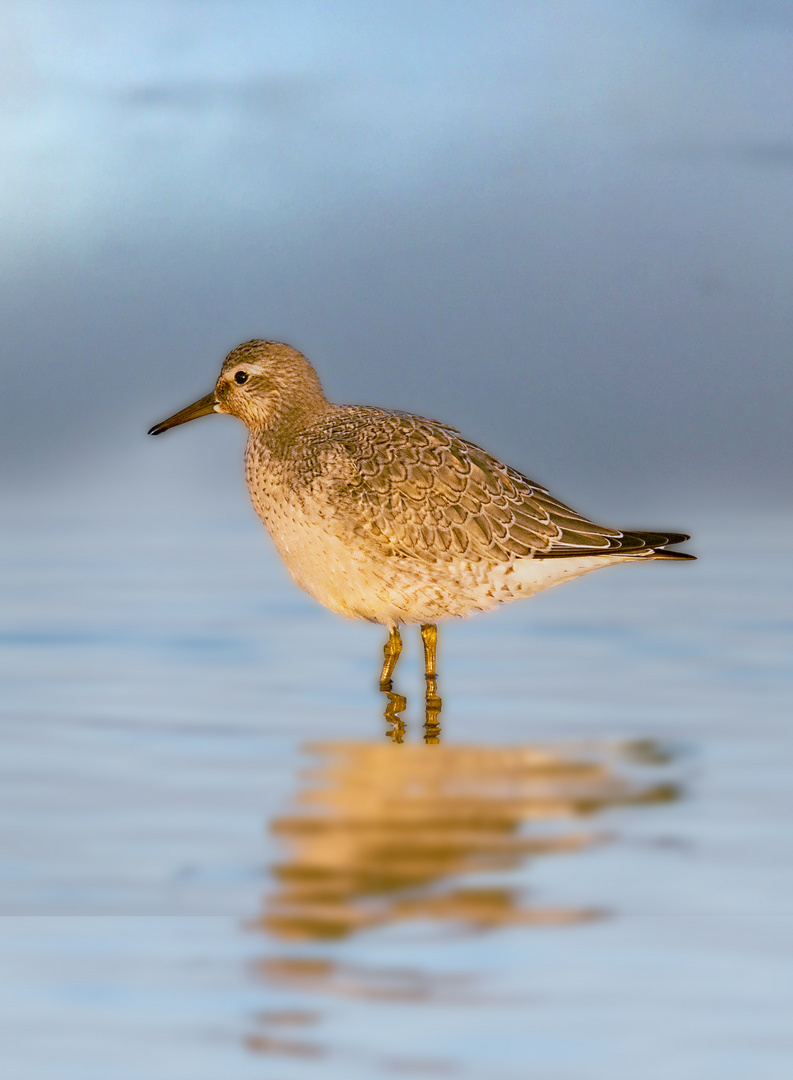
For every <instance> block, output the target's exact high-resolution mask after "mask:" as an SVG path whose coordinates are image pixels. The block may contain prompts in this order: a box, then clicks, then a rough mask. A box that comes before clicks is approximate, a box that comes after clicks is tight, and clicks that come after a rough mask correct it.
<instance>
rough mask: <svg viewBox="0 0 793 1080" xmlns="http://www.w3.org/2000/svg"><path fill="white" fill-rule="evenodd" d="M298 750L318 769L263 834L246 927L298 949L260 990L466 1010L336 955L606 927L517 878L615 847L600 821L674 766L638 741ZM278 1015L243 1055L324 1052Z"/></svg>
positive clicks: (589, 911) (642, 798)
mask: <svg viewBox="0 0 793 1080" xmlns="http://www.w3.org/2000/svg"><path fill="white" fill-rule="evenodd" d="M306 749H307V751H308V752H309V753H310V754H311V755H312V756H313V757H314V758H315V760H316V767H315V768H314V769H313V770H312V771H310V772H309V773H308V774H307V775H306V777H305V783H304V786H303V788H302V790H301V791H300V792H299V793H298V796H297V799H296V802H295V805H294V807H293V808H292V809H291V810H290V811H289V812H288V813H286V814H284V815H283V816H282V817H280V818H277V819H276V820H274V821H273V823H272V829H273V831H274V832H275V833H276V834H277V836H278V838H279V839H280V841H281V844H282V847H283V850H284V856H285V857H284V858H283V859H282V860H281V861H280V862H279V863H278V864H277V865H276V866H274V867H273V868H272V872H273V877H274V879H275V887H274V888H273V890H272V891H271V892H270V894H269V895H268V896H267V897H266V898H265V901H264V905H263V910H262V912H261V914H260V916H259V917H258V918H257V919H256V920H255V922H254V924H253V925H254V929H257V930H260V931H264V932H266V933H267V934H268V936H269V937H270V939H271V940H272V939H275V940H278V941H280V942H282V943H284V944H285V943H288V942H289V943H294V944H295V945H296V946H297V950H296V951H291V950H289V951H287V952H282V953H281V954H280V955H270V956H269V957H268V958H267V959H264V960H262V961H261V962H260V964H259V965H258V967H257V974H258V976H259V977H260V978H262V979H263V980H264V981H265V982H266V983H267V984H268V986H269V987H270V988H271V989H276V990H278V991H280V992H282V993H284V994H286V995H287V996H289V997H292V998H293V997H294V995H295V994H298V995H299V996H303V995H305V996H307V997H308V998H311V999H316V996H317V995H321V996H325V995H331V996H334V997H346V998H354V999H360V1000H368V1001H372V1000H380V1001H393V1002H395V1003H396V1002H404V1001H433V1002H436V1003H437V1002H446V1003H453V1002H461V1001H464V1000H465V1001H474V1000H475V999H476V986H475V982H476V980H470V982H468V983H467V982H466V980H465V979H464V978H461V977H460V976H459V974H457V975H455V977H454V979H452V980H446V979H444V978H443V977H439V976H438V975H437V974H432V973H430V972H429V971H425V970H417V969H416V968H415V967H405V968H394V969H391V968H388V969H384V968H371V969H370V968H368V967H362V966H361V965H360V964H352V963H348V962H346V960H345V955H344V949H343V948H340V947H339V946H340V945H341V943H342V942H343V941H344V940H345V939H348V938H350V936H352V935H354V934H356V933H357V932H359V931H362V930H366V929H371V928H374V927H377V926H387V925H391V924H395V923H398V922H403V921H407V920H419V919H421V920H432V921H435V922H436V923H443V924H446V925H447V926H449V927H456V928H457V929H458V930H460V929H465V928H468V929H469V930H475V931H480V932H481V931H484V930H493V929H496V928H499V927H501V928H506V927H517V926H527V925H547V924H557V925H564V924H571V923H580V922H582V921H585V920H591V919H596V918H599V917H603V915H604V914H605V913H604V912H602V911H598V910H596V909H595V908H594V907H593V906H592V905H589V904H587V903H586V900H585V899H583V900H582V902H581V903H579V904H573V905H563V904H558V903H553V902H542V901H541V900H539V899H534V898H533V897H532V896H531V894H527V892H526V889H525V885H523V884H522V883H519V882H518V880H517V874H516V871H520V870H522V869H524V868H525V866H526V864H527V863H529V862H530V860H532V859H537V858H540V857H545V856H549V855H568V856H570V855H575V853H577V852H580V851H583V850H585V849H588V848H590V847H591V846H592V845H594V844H596V843H602V842H606V841H608V840H610V839H612V838H611V837H610V836H608V835H604V834H603V833H601V832H598V831H597V830H596V829H595V827H594V822H593V818H594V817H595V816H596V815H598V814H599V813H600V812H602V811H606V810H608V809H611V808H613V807H617V806H627V805H634V806H638V805H652V804H657V803H665V802H669V801H671V800H674V799H676V798H678V797H679V789H678V787H677V786H676V784H675V783H674V781H673V779H671V778H670V776H669V770H670V765H671V766H674V762H672V761H671V760H670V757H669V755H668V753H667V752H666V751H665V750H664V748H663V747H661V746H660V745H658V744H656V743H653V742H650V741H647V742H642V743H608V744H606V743H601V744H583V743H579V744H573V745H567V746H556V747H542V746H537V745H519V746H492V745H491V746H487V745H468V746H453V745H451V746H449V745H435V746H425V745H422V744H420V743H404V744H402V745H400V746H394V745H393V744H392V743H388V742H382V743H381V742H326V743H320V744H317V745H313V746H309V747H307V748H306ZM477 875H479V881H477ZM510 878H511V880H510ZM312 942H313V943H315V944H319V943H323V948H322V952H321V954H319V955H316V956H312V955H311V954H310V953H309V954H307V953H306V950H305V946H306V945H310V944H311V943H312ZM332 942H336V943H337V945H336V946H331V952H330V954H329V953H328V945H329V944H330V943H332ZM293 1011H294V1010H293ZM275 1015H276V1014H275V1013H273V1014H272V1016H271V1018H270V1020H267V1019H266V1018H265V1017H264V1016H263V1017H261V1018H260V1023H259V1025H258V1026H257V1030H256V1032H255V1033H253V1034H251V1036H250V1038H249V1039H248V1043H247V1044H248V1046H249V1048H250V1049H253V1050H257V1051H259V1052H271V1053H294V1054H300V1055H308V1054H315V1053H320V1052H324V1051H322V1050H321V1048H320V1047H318V1046H314V1045H313V1043H312V1042H311V1040H310V1039H309V1040H308V1042H306V1041H305V1040H304V1039H303V1038H302V1036H301V1037H294V1036H295V1035H297V1033H296V1032H294V1033H293V1032H292V1031H291V1028H292V1027H293V1026H294V1025H293V1024H291V1023H290V1024H287V1025H286V1028H287V1029H289V1030H286V1031H285V1030H284V1025H283V1024H281V1023H276V1021H275V1020H274V1019H272V1017H274V1016H275ZM290 1015H291V1014H290ZM307 1015H309V1014H307ZM301 1023H302V1014H301ZM290 1047H291V1048H292V1049H291V1050H290V1049H289V1048H290Z"/></svg>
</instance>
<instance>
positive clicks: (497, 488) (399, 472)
mask: <svg viewBox="0 0 793 1080" xmlns="http://www.w3.org/2000/svg"><path fill="white" fill-rule="evenodd" d="M209 412H226V413H232V414H233V415H236V416H238V417H239V418H240V419H241V420H243V421H244V423H246V424H247V426H248V428H249V431H250V436H249V439H248V447H247V452H246V471H247V479H248V486H249V489H250V493H251V498H252V500H253V503H254V506H255V508H256V510H257V512H258V514H259V516H260V517H261V519H262V521H263V522H264V524H265V526H266V527H267V529H268V531H269V532H270V535H271V536H272V538H273V540H274V542H275V544H276V547H277V548H278V550H279V551H280V553H281V555H282V556H283V558H284V561H285V562H286V564H287V566H288V567H289V570H290V572H291V573H292V576H293V577H294V578H295V580H296V581H297V583H298V584H299V585H300V586H301V587H302V588H304V589H306V590H307V591H308V592H309V593H311V595H312V596H314V597H316V599H317V600H319V601H320V602H321V603H323V604H325V605H326V606H327V607H330V608H331V609H332V610H333V611H337V612H339V613H340V614H343V615H346V616H349V617H353V618H364V619H370V620H372V621H375V622H381V623H383V624H384V625H386V626H389V627H391V628H396V627H397V626H398V625H399V624H400V623H421V624H424V625H426V624H433V623H435V622H436V621H437V620H438V619H442V618H446V617H449V616H457V615H467V614H469V613H470V612H472V611H476V610H484V609H487V608H492V607H494V606H496V605H497V604H499V603H503V602H505V601H508V600H513V599H515V598H517V597H520V596H528V595H531V594H532V593H535V592H538V591H540V590H541V589H545V588H548V587H549V586H551V585H555V584H557V583H558V582H560V581H564V580H567V579H569V578H571V577H576V576H578V575H580V574H584V573H587V572H588V571H590V570H594V569H597V568H598V567H602V566H607V565H610V564H613V563H615V562H625V561H629V560H636V559H646V558H651V559H690V558H693V556H690V555H686V554H684V553H681V552H672V551H668V550H666V548H665V545H667V544H675V543H678V542H679V541H681V540H686V539H688V537H687V536H685V535H683V534H678V533H666V534H660V533H649V532H641V531H635V530H620V529H614V528H610V527H606V526H603V525H597V524H595V523H594V522H592V521H589V520H588V519H587V518H585V517H583V516H582V515H580V514H578V513H576V511H574V510H571V509H570V507H568V506H565V505H564V503H561V502H559V501H558V500H557V499H555V498H553V496H552V495H550V494H549V492H548V491H547V490H546V489H545V488H543V487H540V486H539V485H538V484H535V483H534V482H533V481H531V480H528V479H527V478H526V477H525V476H523V475H521V473H519V472H517V471H516V470H515V469H511V468H510V467H509V466H507V465H503V464H502V463H501V462H500V461H498V460H497V459H496V458H494V457H493V456H492V455H490V454H488V453H487V452H486V451H485V450H482V449H481V448H480V447H478V446H475V445H474V444H472V443H469V442H467V441H466V440H465V439H463V438H462V436H461V435H460V434H459V432H457V431H456V430H455V429H454V428H451V427H448V426H446V425H445V424H441V423H438V422H437V421H435V420H428V419H426V418H424V417H419V416H412V415H409V414H407V413H400V412H388V411H386V410H383V409H377V408H369V407H364V406H353V405H332V404H330V403H329V402H328V401H327V400H326V398H325V396H324V394H323V393H322V389H321V386H320V383H319V380H318V379H317V376H316V373H315V372H314V369H313V368H312V367H311V365H310V364H309V362H308V361H307V360H306V358H305V357H304V356H302V355H301V354H300V353H299V352H297V351H296V350H294V349H291V348H290V347H289V346H287V345H283V344H280V343H278V342H270V341H258V340H257V341H249V342H246V343H245V344H243V345H240V346H239V347H238V348H236V349H234V350H233V351H232V352H231V353H229V355H228V357H227V358H226V360H225V362H224V364H223V367H222V370H221V373H220V377H219V379H218V382H217V385H216V387H215V390H214V392H213V393H212V394H209V395H208V396H207V397H206V398H203V399H202V400H201V401H199V402H196V403H195V405H192V406H189V407H188V408H187V409H185V410H183V411H182V412H181V413H177V414H176V415H175V416H173V417H171V418H170V419H169V420H166V421H164V422H163V423H162V424H159V425H157V426H156V427H155V428H153V429H152V433H153V434H157V433H159V432H160V431H164V430H166V428H168V427H173V426H175V425H176V424H180V423H184V422H185V421H187V420H191V419H193V418H194V417H196V416H201V415H204V414H205V413H209ZM428 664H429V661H428ZM428 674H429V671H428Z"/></svg>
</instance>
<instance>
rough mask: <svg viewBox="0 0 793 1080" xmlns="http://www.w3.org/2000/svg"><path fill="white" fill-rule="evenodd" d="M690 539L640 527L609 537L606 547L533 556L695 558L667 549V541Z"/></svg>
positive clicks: (680, 542) (542, 557)
mask: <svg viewBox="0 0 793 1080" xmlns="http://www.w3.org/2000/svg"><path fill="white" fill-rule="evenodd" d="M690 539H691V538H690V537H689V536H688V535H687V534H686V533H673V532H670V533H659V532H646V531H645V530H643V529H626V530H625V531H624V532H623V533H621V534H620V535H619V536H615V537H609V538H608V547H602V548H599V549H594V550H593V549H592V548H591V547H586V548H585V547H581V548H574V547H564V548H561V547H559V548H556V549H555V550H551V551H543V552H537V554H536V555H535V556H534V557H535V559H566V558H571V557H575V556H578V555H602V556H603V557H604V558H608V557H609V556H612V557H613V556H623V557H625V556H628V557H630V556H633V557H635V558H637V559H638V558H645V559H646V558H655V559H677V560H694V559H696V555H689V554H688V552H686V551H669V550H668V549H667V545H668V544H682V543H683V541H684V540H690Z"/></svg>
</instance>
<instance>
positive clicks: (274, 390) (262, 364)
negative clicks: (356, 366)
mask: <svg viewBox="0 0 793 1080" xmlns="http://www.w3.org/2000/svg"><path fill="white" fill-rule="evenodd" d="M326 406H327V402H326V400H325V396H324V394H323V393H322V387H321V386H320V383H319V379H318V378H317V374H316V372H315V371H314V369H313V367H312V366H311V364H310V363H309V362H308V360H306V358H305V356H303V354H302V353H299V352H298V351H297V349H293V348H291V347H290V346H289V345H284V344H282V343H281V342H280V341H260V340H258V339H255V340H253V341H246V342H244V343H243V344H242V345H238V346H237V348H236V349H232V351H231V352H230V353H229V354H228V356H227V357H226V359H225V360H224V361H223V367H222V368H221V369H220V375H219V377H218V381H217V383H216V384H215V389H214V390H213V391H212V393H211V394H207V396H206V397H203V398H201V399H200V401H195V402H193V404H192V405H188V406H187V408H186V409H182V410H181V412H178V413H174V415H173V416H169V417H168V419H167V420H163V421H161V423H159V424H155V425H154V427H153V428H151V429H150V431H149V435H160V434H161V433H162V432H163V431H167V430H168V428H172V427H177V426H178V425H179V424H186V423H187V422H188V420H195V419H196V418H197V417H199V416H207V415H209V413H213V412H217V413H230V414H231V415H232V416H236V417H238V418H239V419H240V420H242V422H243V423H244V424H247V426H248V427H249V428H250V429H251V430H252V431H255V430H265V429H268V428H272V427H274V426H275V425H277V424H279V423H280V424H292V425H295V424H299V423H300V421H301V420H305V419H307V418H309V417H311V416H313V415H314V414H316V413H317V412H318V411H321V410H322V409H323V408H324V407H326Z"/></svg>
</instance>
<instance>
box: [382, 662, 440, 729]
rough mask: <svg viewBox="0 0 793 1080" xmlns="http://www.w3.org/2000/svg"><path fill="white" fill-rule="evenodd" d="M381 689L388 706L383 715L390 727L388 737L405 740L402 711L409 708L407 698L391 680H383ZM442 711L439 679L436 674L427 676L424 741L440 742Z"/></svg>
mask: <svg viewBox="0 0 793 1080" xmlns="http://www.w3.org/2000/svg"><path fill="white" fill-rule="evenodd" d="M380 690H381V692H382V693H383V694H384V695H385V698H386V707H385V712H384V713H383V716H384V717H385V718H386V720H387V722H388V724H389V727H387V728H386V737H387V738H389V739H391V741H392V742H396V743H401V742H404V741H405V721H404V720H403V719H402V713H403V712H404V711H405V709H406V708H407V698H405V697H403V695H402V694H398V693H397V692H396V691H395V690H394V689H393V688H392V685H391V681H390V680H389V681H388V682H381V683H380ZM440 713H441V699H440V698H439V697H438V681H437V677H436V676H435V675H428V676H427V694H426V697H425V699H424V742H425V743H432V744H436V743H439V742H440V737H441V725H440V720H439V719H438V717H439V716H440Z"/></svg>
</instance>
